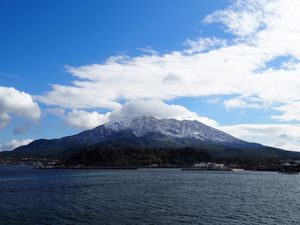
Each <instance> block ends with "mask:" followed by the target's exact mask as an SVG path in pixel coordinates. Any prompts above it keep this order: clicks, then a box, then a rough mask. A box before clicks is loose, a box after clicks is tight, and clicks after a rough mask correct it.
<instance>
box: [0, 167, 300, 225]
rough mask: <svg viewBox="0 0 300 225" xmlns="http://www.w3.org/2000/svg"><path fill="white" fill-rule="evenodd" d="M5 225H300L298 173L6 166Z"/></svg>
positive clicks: (0, 200)
mask: <svg viewBox="0 0 300 225" xmlns="http://www.w3.org/2000/svg"><path fill="white" fill-rule="evenodd" d="M0 224H1V225H2V224H3V225H10V224H22V225H23V224H30V225H34V224H37V225H42V224H50V225H53V224H58V225H60V224H72V225H73V224H88V225H92V224H97V225H98V224H100V225H101V224H103V225H109V224H128V225H134V224H137V225H147V224H153V225H158V224H163V225H166V224H172V225H176V224H205V225H206V224H213V225H214V224H226V225H230V224H236V225H242V224H247V225H250V224H253V225H254V224H255V225H257V224H259V225H261V224H272V225H274V224H278V225H284V224H297V225H298V224H300V175H282V174H278V173H271V172H190V171H181V170H176V169H169V170H167V169H149V170H127V171H126V170H36V169H32V168H31V167H25V166H0Z"/></svg>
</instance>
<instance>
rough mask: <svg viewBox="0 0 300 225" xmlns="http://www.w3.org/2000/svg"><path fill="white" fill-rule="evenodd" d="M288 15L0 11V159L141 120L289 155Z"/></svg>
mask: <svg viewBox="0 0 300 225" xmlns="http://www.w3.org/2000/svg"><path fill="white" fill-rule="evenodd" d="M294 9H300V8H299V3H297V1H290V2H289V3H287V2H286V1H282V0H281V1H280V0H267V1H256V0H254V1H250V0H244V1H239V0H237V1H228V0H218V1H211V0H203V1H198V0H190V1H188V2H187V1H182V0H164V1H158V0H155V1H140V0H128V1H121V0H110V1H108V0H107V1H96V0H95V1H92V0H88V1H71V0H69V1H66V0H62V1H53V0H51V1H38V0H35V1H33V0H30V1H26V2H25V1H21V0H19V1H17V0H12V1H2V2H1V3H0V28H1V29H0V146H2V147H0V150H1V149H2V150H7V149H10V148H13V147H15V146H17V145H19V144H24V143H28V142H29V141H31V140H34V139H38V138H55V137H61V136H65V135H71V134H75V133H77V132H79V131H81V130H84V129H89V128H92V127H94V126H97V125H99V124H102V123H105V122H108V121H110V120H112V119H120V118H122V117H124V116H129V115H143V114H146V115H153V116H157V117H160V118H177V119H196V120H199V121H201V122H204V123H207V124H209V125H211V126H214V127H216V128H218V129H221V130H224V131H226V132H229V133H231V134H233V135H235V136H237V137H240V138H243V139H245V140H248V141H257V142H261V143H263V144H268V145H271V146H276V147H282V148H286V149H291V150H298V149H300V142H299V141H298V140H299V139H300V127H299V125H298V122H299V120H300V103H299V98H298V96H299V95H300V91H298V89H299V84H300V79H299V77H298V76H297V73H298V72H300V69H299V68H300V64H299V59H300V57H299V56H300V49H298V48H299V47H297V46H300V45H299V41H298V40H300V38H299V37H300V31H299V30H300V29H299V25H298V24H296V22H295V21H299V20H297V19H298V13H297V11H296V10H294ZM282 24H284V26H283V25H282ZM285 25H286V26H285ZM298 35H299V36H298ZM285 40H287V41H285ZM295 46H296V47H295ZM161 112H165V113H161Z"/></svg>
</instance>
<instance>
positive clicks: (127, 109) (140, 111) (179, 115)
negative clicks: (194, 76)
mask: <svg viewBox="0 0 300 225" xmlns="http://www.w3.org/2000/svg"><path fill="white" fill-rule="evenodd" d="M136 116H154V117H156V118H159V119H166V118H174V119H177V120H198V121H200V122H203V123H206V124H207V125H210V126H214V127H215V126H217V122H216V121H215V120H212V119H209V118H207V117H203V116H199V115H198V114H197V113H195V112H191V111H189V110H188V109H187V108H185V107H183V106H181V105H170V104H166V103H164V102H163V101H160V100H137V101H132V102H128V103H126V104H124V105H123V106H122V107H121V108H120V109H118V110H115V111H113V112H111V113H110V114H109V119H110V120H120V119H122V118H124V117H136Z"/></svg>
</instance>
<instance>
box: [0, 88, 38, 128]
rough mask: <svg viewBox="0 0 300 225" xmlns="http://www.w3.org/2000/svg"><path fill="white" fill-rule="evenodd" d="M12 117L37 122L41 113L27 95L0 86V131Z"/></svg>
mask: <svg viewBox="0 0 300 225" xmlns="http://www.w3.org/2000/svg"><path fill="white" fill-rule="evenodd" d="M12 116H18V117H23V118H27V119H30V120H31V121H37V120H38V119H39V118H40V116H41V111H40V109H39V106H38V105H37V103H35V102H34V101H33V99H32V97H31V96H30V95H29V94H27V93H25V92H20V91H18V90H16V89H14V88H8V87H1V86H0V129H3V128H4V127H6V126H7V124H8V123H9V121H10V120H11V117H12Z"/></svg>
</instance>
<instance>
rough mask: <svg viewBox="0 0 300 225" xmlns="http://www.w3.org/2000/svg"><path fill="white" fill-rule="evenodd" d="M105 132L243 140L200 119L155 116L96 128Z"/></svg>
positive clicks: (124, 120) (219, 140) (232, 141)
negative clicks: (126, 131)
mask: <svg viewBox="0 0 300 225" xmlns="http://www.w3.org/2000/svg"><path fill="white" fill-rule="evenodd" d="M103 128H105V133H107V134H108V133H110V134H111V133H118V132H121V131H125V130H130V131H132V132H133V134H134V135H135V136H137V137H144V136H147V135H148V134H153V133H154V134H162V135H166V136H171V137H175V138H194V139H198V140H201V141H209V142H215V143H234V142H241V140H239V139H237V138H235V137H233V136H231V135H228V134H226V133H224V132H222V131H219V130H217V129H214V128H212V127H209V126H207V125H205V124H203V123H200V122H198V121H190V120H182V121H179V120H175V119H157V118H154V117H144V116H142V117H135V118H124V119H122V120H119V121H111V122H109V123H107V124H105V125H103V126H99V127H97V128H95V129H94V130H97V129H103Z"/></svg>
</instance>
